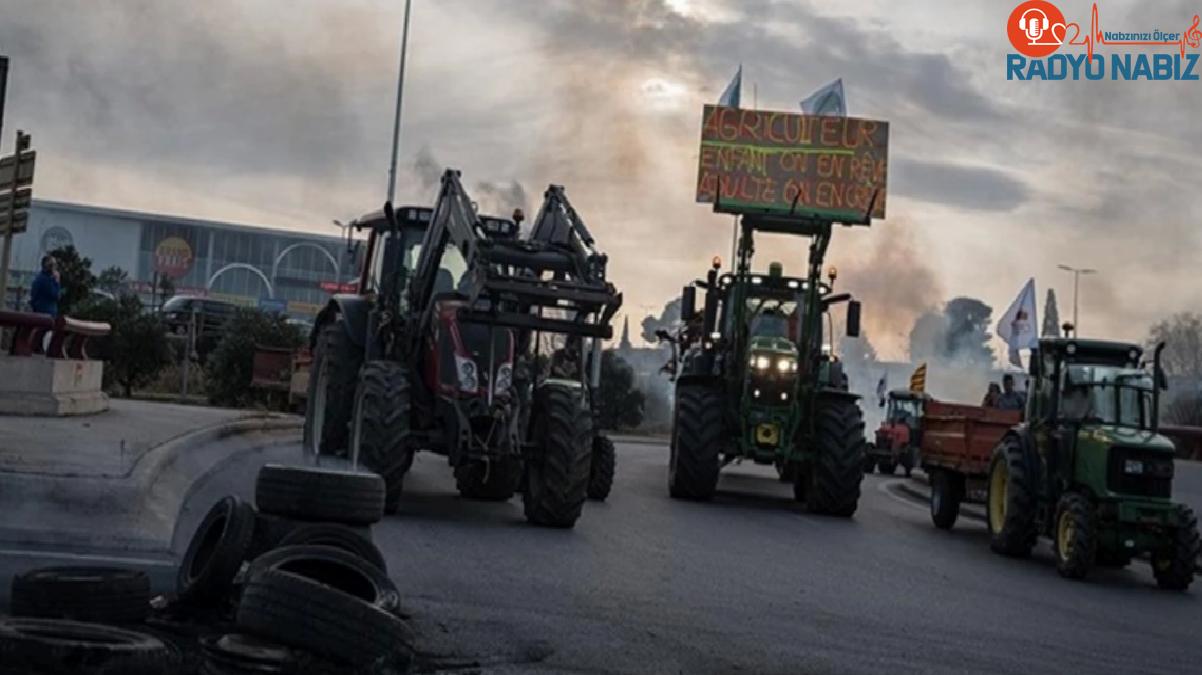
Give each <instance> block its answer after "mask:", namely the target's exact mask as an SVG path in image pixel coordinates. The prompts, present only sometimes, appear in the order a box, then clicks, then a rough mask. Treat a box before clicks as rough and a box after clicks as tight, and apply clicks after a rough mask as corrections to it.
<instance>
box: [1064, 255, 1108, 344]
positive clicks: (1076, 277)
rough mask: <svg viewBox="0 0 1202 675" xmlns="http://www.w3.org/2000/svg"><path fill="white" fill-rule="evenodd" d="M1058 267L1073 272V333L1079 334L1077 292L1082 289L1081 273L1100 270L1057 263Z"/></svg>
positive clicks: (1094, 272) (1095, 272) (1091, 272)
mask: <svg viewBox="0 0 1202 675" xmlns="http://www.w3.org/2000/svg"><path fill="white" fill-rule="evenodd" d="M1056 267H1058V268H1060V269H1062V270H1064V271H1065V272H1072V274H1073V335H1077V334H1078V333H1079V330H1078V324H1077V293H1078V291H1079V290H1080V289H1081V275H1082V274H1097V273H1098V271H1097V270H1095V269H1090V268H1088V267H1082V268H1077V267H1070V266H1068V265H1057V266H1056Z"/></svg>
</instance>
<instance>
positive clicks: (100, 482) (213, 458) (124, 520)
mask: <svg viewBox="0 0 1202 675" xmlns="http://www.w3.org/2000/svg"><path fill="white" fill-rule="evenodd" d="M301 425H302V420H301V419H300V418H296V417H291V416H285V417H281V416H278V415H276V416H272V415H257V416H253V417H249V418H247V417H242V418H238V419H233V420H229V421H227V422H222V423H219V424H215V425H211V426H208V427H203V428H201V429H195V430H190V431H188V432H185V433H183V434H180V435H178V436H176V437H174V438H172V439H170V440H168V441H166V442H164V443H161V444H159V445H156V446H154V447H152V448H150V449H149V450H147V451H146V452H145V453H143V455H142V456H141V457H139V458H138V460H137V461H136V462H135V463H134V465H133V466H132V467H131V468H130V470H129V471H128V472H127V473H126V474H125V475H123V476H117V475H109V476H71V475H67V476H55V475H47V474H5V475H3V476H2V480H0V485H2V489H0V511H3V512H5V513H6V514H7V517H6V521H7V522H8V523H13V524H16V523H23V524H24V523H28V524H30V526H28V527H3V528H0V541H3V542H4V543H7V544H16V545H22V546H43V547H51V548H53V547H72V548H74V547H81V546H82V547H87V548H96V549H104V550H110V551H139V552H154V553H168V554H169V553H170V552H171V545H172V539H173V536H174V533H175V527H176V521H177V519H178V516H179V514H180V511H181V509H182V507H183V505H184V503H185V501H186V500H187V499H188V497H189V495H191V494H192V489H193V487H194V486H195V485H197V484H198V483H200V482H201V481H203V480H204V479H205V478H206V477H208V476H209V475H211V474H212V473H213V472H214V471H216V470H217V469H219V468H220V467H221V466H222V465H223V464H224V463H225V462H228V461H230V460H231V459H233V458H236V457H238V456H241V455H243V454H245V453H248V452H253V451H255V450H259V449H263V448H266V447H270V446H275V445H281V444H287V443H291V442H295V440H296V435H295V432H297V431H298V430H299V429H300V427H301ZM228 439H234V440H233V441H232V442H229V443H220V441H223V440H228Z"/></svg>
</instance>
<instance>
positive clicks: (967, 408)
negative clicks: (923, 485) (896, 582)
mask: <svg viewBox="0 0 1202 675" xmlns="http://www.w3.org/2000/svg"><path fill="white" fill-rule="evenodd" d="M1021 421H1022V413H1021V412H1020V411H1018V410H997V409H995V408H986V407H982V406H974V405H964V404H961V403H944V402H942V401H937V400H934V399H927V401H926V407H925V412H924V414H923V418H922V445H921V453H920V456H921V462H922V468H923V471H926V473H927V476H928V477H929V478H930V481H931V520H932V521H933V522H934V523H935V527H938V528H940V529H943V530H950V529H951V528H952V526H953V525H955V524H956V518H957V517H958V516H959V515H960V504H961V503H962V502H965V501H968V502H973V503H984V501H985V496H984V495H985V488H986V479H987V478H988V476H989V465H990V461H991V460H992V459H993V451H994V448H995V447H996V446H997V444H998V443H999V442H1000V441H1001V440H1002V437H1003V436H1005V435H1006V432H1008V431H1010V429H1011V427H1013V426H1014V425H1016V424H1018V423H1019V422H1021Z"/></svg>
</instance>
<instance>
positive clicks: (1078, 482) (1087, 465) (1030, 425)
mask: <svg viewBox="0 0 1202 675" xmlns="http://www.w3.org/2000/svg"><path fill="white" fill-rule="evenodd" d="M1163 347H1164V345H1163V344H1162V345H1160V346H1159V347H1157V349H1156V351H1155V357H1154V359H1153V364H1152V368H1151V371H1150V372H1149V370H1148V369H1147V368H1146V364H1143V363H1141V358H1142V356H1143V350H1142V349H1141V348H1140V347H1138V346H1136V345H1133V344H1127V343H1121V342H1105V341H1100V340H1082V339H1076V338H1056V339H1044V340H1041V341H1040V343H1039V350H1038V351H1036V352H1034V353H1033V354H1032V357H1031V383H1030V386H1029V388H1028V389H1029V391H1030V395H1029V400H1028V402H1027V416H1026V422H1024V423H1023V424H1021V425H1019V426H1017V427H1015V428H1014V429H1012V430H1011V431H1010V432H1009V433H1007V435H1006V436H1005V437H1004V438H1003V439H1002V441H1001V443H999V444H998V447H997V449H996V450H995V451H994V456H993V460H992V462H991V464H990V473H989V482H988V490H989V497H988V502H987V512H988V521H989V530H990V535H991V543H992V547H993V549H994V550H995V551H997V552H998V553H1002V554H1005V555H1010V556H1026V555H1028V554H1030V552H1031V549H1032V547H1034V545H1035V543H1036V540H1037V538H1038V537H1039V536H1040V535H1042V536H1045V537H1048V538H1050V539H1051V540H1052V548H1053V550H1054V552H1055V556H1056V567H1057V569H1058V570H1059V572H1060V574H1061V575H1063V576H1065V577H1069V578H1073V579H1081V578H1084V577H1085V576H1086V575H1087V574H1088V573H1089V571H1090V570H1091V569H1092V568H1093V567H1094V566H1095V565H1100V566H1106V567H1124V566H1126V565H1127V564H1129V563H1130V562H1131V559H1132V558H1133V557H1135V556H1137V555H1142V554H1148V555H1150V557H1151V560H1152V572H1153V574H1154V575H1155V577H1156V582H1157V584H1159V585H1160V586H1161V587H1162V588H1167V589H1175V590H1183V589H1185V588H1187V587H1188V586H1189V585H1190V583H1192V582H1193V579H1194V565H1195V561H1196V559H1197V556H1198V553H1199V540H1198V521H1197V517H1196V516H1195V515H1194V513H1193V511H1192V510H1190V508H1189V507H1187V506H1185V505H1182V504H1176V503H1174V502H1173V501H1172V485H1173V457H1174V449H1173V444H1172V442H1171V441H1169V440H1168V439H1167V438H1165V437H1164V436H1161V435H1160V434H1159V433H1157V429H1158V425H1157V414H1158V412H1159V403H1160V395H1159V394H1160V390H1161V388H1162V386H1163V382H1164V376H1163V373H1162V371H1161V369H1160V352H1161V350H1162V349H1163Z"/></svg>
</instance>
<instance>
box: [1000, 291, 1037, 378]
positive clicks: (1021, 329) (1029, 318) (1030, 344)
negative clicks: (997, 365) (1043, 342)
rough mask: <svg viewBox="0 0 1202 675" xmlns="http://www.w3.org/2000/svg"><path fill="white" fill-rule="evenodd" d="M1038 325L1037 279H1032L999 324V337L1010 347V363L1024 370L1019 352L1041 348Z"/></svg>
mask: <svg viewBox="0 0 1202 675" xmlns="http://www.w3.org/2000/svg"><path fill="white" fill-rule="evenodd" d="M1038 325H1039V323H1038V322H1037V321H1036V319H1035V279H1033V278H1032V279H1028V280H1027V285H1026V286H1023V289H1022V290H1021V291H1019V293H1018V297H1017V298H1015V299H1014V302H1013V303H1011V305H1010V309H1007V310H1006V313H1005V314H1003V315H1002V318H1001V319H1000V320H998V322H997V334H998V337H1000V338H1002V339H1003V340H1005V341H1006V344H1007V345H1008V346H1009V347H1010V363H1013V364H1014V365H1016V366H1018V367H1019V368H1022V367H1023V362H1022V360H1021V359H1019V355H1018V351H1019V350H1020V349H1036V348H1038V347H1039V330H1038V328H1036V326H1038Z"/></svg>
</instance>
